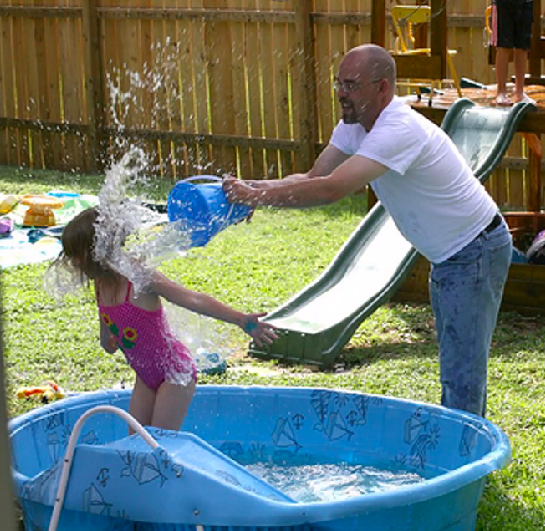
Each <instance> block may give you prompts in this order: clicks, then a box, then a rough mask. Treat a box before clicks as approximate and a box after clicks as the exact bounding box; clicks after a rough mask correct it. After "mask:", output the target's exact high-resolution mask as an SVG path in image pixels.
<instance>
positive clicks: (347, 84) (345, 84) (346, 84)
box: [333, 79, 380, 94]
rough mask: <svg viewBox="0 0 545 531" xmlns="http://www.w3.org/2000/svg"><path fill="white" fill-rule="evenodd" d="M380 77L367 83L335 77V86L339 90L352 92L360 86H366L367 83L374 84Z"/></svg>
mask: <svg viewBox="0 0 545 531" xmlns="http://www.w3.org/2000/svg"><path fill="white" fill-rule="evenodd" d="M379 82H380V79H377V80H376V81H368V82H367V83H359V82H358V81H339V80H338V79H335V80H334V81H333V88H334V89H335V90H336V91H337V92H339V90H341V89H343V90H344V92H347V93H349V94H350V93H351V92H354V91H355V90H358V89H360V88H363V87H366V86H367V85H373V84H374V83H379Z"/></svg>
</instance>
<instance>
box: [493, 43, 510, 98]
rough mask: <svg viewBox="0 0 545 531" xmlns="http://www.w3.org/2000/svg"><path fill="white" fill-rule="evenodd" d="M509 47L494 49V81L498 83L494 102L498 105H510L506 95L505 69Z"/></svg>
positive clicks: (506, 68) (506, 67) (506, 69)
mask: <svg viewBox="0 0 545 531" xmlns="http://www.w3.org/2000/svg"><path fill="white" fill-rule="evenodd" d="M509 51H510V50H509V49H508V48H497V49H496V81H497V83H498V88H497V96H496V103H497V104H498V105H512V103H513V102H512V101H511V98H510V97H509V96H508V95H507V71H508V67H509Z"/></svg>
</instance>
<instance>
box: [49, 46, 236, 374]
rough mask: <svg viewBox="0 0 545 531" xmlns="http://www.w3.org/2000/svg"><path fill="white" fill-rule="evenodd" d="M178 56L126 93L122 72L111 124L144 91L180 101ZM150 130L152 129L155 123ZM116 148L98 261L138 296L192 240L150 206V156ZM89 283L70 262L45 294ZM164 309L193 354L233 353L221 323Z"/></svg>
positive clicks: (55, 270)
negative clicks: (176, 75)
mask: <svg viewBox="0 0 545 531" xmlns="http://www.w3.org/2000/svg"><path fill="white" fill-rule="evenodd" d="M177 51H178V50H177V49H173V48H172V46H170V44H169V43H167V45H166V46H165V49H164V50H163V51H161V50H160V53H159V54H158V64H157V65H156V67H155V68H153V67H152V68H151V69H149V70H148V69H147V67H146V69H145V71H144V73H143V74H142V75H140V74H134V73H131V72H128V71H127V72H125V75H126V76H127V77H128V79H129V80H130V87H129V89H128V91H126V92H123V91H122V90H121V89H120V86H119V78H120V74H119V72H117V73H116V72H114V73H113V74H114V75H113V76H112V77H109V78H108V84H109V87H110V119H111V121H112V123H115V125H116V126H117V127H118V128H119V129H124V128H125V121H126V119H128V117H129V115H130V107H131V106H132V105H137V102H138V100H139V94H140V93H141V92H142V91H144V90H147V91H149V92H150V94H153V93H154V92H155V91H157V90H158V88H159V87H161V86H162V87H163V88H165V89H166V90H167V91H168V92H169V96H170V97H169V98H167V100H168V101H170V102H173V101H177V97H176V94H175V93H174V92H175V90H174V89H173V88H172V87H171V85H172V83H171V82H169V79H170V77H172V76H171V74H169V69H170V68H171V69H172V71H174V72H175V71H176V69H175V64H176V62H175V57H176V52H177ZM173 91H174V92H173ZM170 92H172V93H170ZM162 111H163V110H162V109H159V108H156V109H154V110H153V112H152V115H153V117H152V121H153V122H154V121H155V119H156V117H157V116H158V115H159V114H160V113H161V112H162ZM151 125H152V127H153V125H154V123H152V124H151ZM115 147H116V149H115V150H114V151H116V152H118V153H124V155H123V156H122V157H121V159H120V160H119V161H110V168H109V169H108V170H107V171H106V175H105V180H104V184H103V186H102V188H101V190H100V192H99V194H98V205H97V207H96V208H97V212H98V218H97V223H96V226H95V233H96V240H95V248H94V253H95V259H96V260H97V261H99V262H101V263H103V264H106V265H108V266H109V267H110V268H111V269H113V270H114V271H116V272H118V273H120V274H121V275H123V276H124V277H126V278H128V279H129V280H130V281H131V283H132V284H133V286H134V290H135V293H136V294H138V293H140V292H141V291H142V290H143V289H144V288H145V286H146V285H147V284H148V283H149V282H150V280H151V278H152V275H153V274H154V272H155V271H156V270H157V268H158V267H159V266H160V264H161V263H162V262H164V261H165V260H170V259H172V258H176V257H179V256H184V255H185V254H186V253H187V251H188V250H189V248H190V247H191V237H190V234H189V232H188V230H187V228H185V227H183V226H181V225H180V222H175V223H169V222H168V217H167V215H166V214H159V213H157V212H154V211H153V210H151V209H150V208H147V207H146V206H145V205H146V203H147V200H146V198H145V197H144V195H143V192H142V190H145V189H146V185H148V184H149V181H148V175H149V174H151V173H153V170H154V169H155V170H157V168H153V166H152V164H151V161H150V159H149V158H148V157H147V155H146V153H145V151H144V150H143V149H142V148H140V147H138V146H136V145H134V144H131V143H130V141H129V140H128V139H127V138H126V137H123V135H120V136H117V137H116V139H115ZM166 163H167V164H168V161H166ZM84 284H85V279H83V278H81V275H80V274H79V273H78V272H77V271H74V270H71V269H70V268H69V267H67V264H65V263H64V264H63V263H56V264H54V265H53V266H52V267H50V268H49V271H48V274H47V275H46V278H45V279H44V285H45V288H46V290H47V291H48V293H50V294H51V295H53V296H54V297H55V298H56V299H57V300H59V299H60V298H62V297H64V296H65V295H67V294H69V293H71V292H74V291H76V290H78V289H79V288H81V287H82V286H83V285H84ZM165 308H166V311H167V316H168V319H169V322H170V324H171V330H172V332H173V334H174V335H175V336H176V337H177V338H179V339H180V340H181V341H182V342H183V343H184V344H186V346H187V347H188V348H189V349H190V350H191V352H192V353H193V354H194V355H197V357H198V356H199V354H203V353H205V352H206V353H214V355H217V358H216V359H218V358H219V359H220V361H222V360H221V358H222V357H223V356H225V355H227V354H228V353H227V349H226V348H225V347H222V346H221V345H225V344H226V338H225V337H223V335H222V334H221V333H219V332H218V331H217V325H218V323H216V322H215V321H213V320H211V319H208V318H205V317H203V316H200V315H196V314H193V313H191V312H189V311H187V310H184V309H182V308H179V307H176V306H173V305H170V304H166V305H165ZM213 363H214V362H213V361H210V360H209V359H207V358H206V357H205V356H202V355H201V356H200V358H199V364H198V365H199V368H200V369H203V368H210V367H212V366H213ZM180 383H183V382H180Z"/></svg>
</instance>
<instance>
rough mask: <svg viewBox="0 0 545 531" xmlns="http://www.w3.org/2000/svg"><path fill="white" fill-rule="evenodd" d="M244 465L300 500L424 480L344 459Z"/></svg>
mask: <svg viewBox="0 0 545 531" xmlns="http://www.w3.org/2000/svg"><path fill="white" fill-rule="evenodd" d="M246 468H248V469H249V470H250V471H251V472H253V473H254V474H255V475H256V476H258V477H260V478H262V479H264V480H265V481H267V482H268V483H270V484H271V485H272V486H274V487H275V488H276V489H278V490H280V491H281V492H284V493H285V494H287V495H288V496H290V497H291V498H293V499H294V500H296V501H299V502H303V503H308V502H329V501H339V500H345V499H347V498H351V497H354V496H362V495H364V494H371V493H374V492H383V491H389V490H393V489H396V488H399V487H403V486H405V485H412V484H414V483H419V482H420V481H423V480H424V478H422V477H421V476H419V475H418V474H414V473H409V472H404V471H391V470H386V469H382V468H375V467H370V466H364V465H358V464H347V463H335V464H310V465H299V466H297V465H296V466H279V465H273V464H270V463H255V464H252V465H247V466H246Z"/></svg>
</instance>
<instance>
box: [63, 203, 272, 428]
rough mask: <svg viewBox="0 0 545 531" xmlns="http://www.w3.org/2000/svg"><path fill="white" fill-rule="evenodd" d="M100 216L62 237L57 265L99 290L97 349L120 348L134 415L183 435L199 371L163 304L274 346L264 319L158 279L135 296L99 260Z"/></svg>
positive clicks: (84, 217)
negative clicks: (132, 377)
mask: <svg viewBox="0 0 545 531" xmlns="http://www.w3.org/2000/svg"><path fill="white" fill-rule="evenodd" d="M98 222H99V212H98V211H97V209H96V208H89V209H87V210H84V211H83V212H81V213H80V214H79V215H78V216H76V217H75V218H74V219H73V220H72V221H70V223H68V225H67V226H66V227H65V228H64V230H63V233H62V245H63V252H62V253H61V255H60V256H59V258H58V259H57V260H56V262H55V263H54V264H55V265H58V264H62V265H63V266H65V267H68V268H70V269H72V270H73V271H74V272H75V273H76V274H78V275H80V277H81V280H82V281H86V282H88V281H89V280H92V281H93V282H94V287H95V294H96V301H97V305H98V308H99V317H100V344H101V346H102V348H103V349H104V350H106V352H109V353H113V352H115V351H116V350H117V349H118V348H119V349H121V350H122V351H123V353H124V354H125V357H126V359H127V361H128V363H129V364H130V366H131V367H132V368H133V370H134V371H135V372H136V382H135V385H134V390H133V392H132V395H131V401H130V410H129V411H130V414H131V415H132V416H133V417H134V418H135V419H136V420H138V421H139V422H140V423H141V424H143V425H149V426H156V427H159V428H165V429H171V430H179V429H180V426H181V424H182V421H183V419H184V417H185V415H186V413H187V410H188V408H189V404H190V402H191V399H192V397H193V394H194V391H195V383H196V380H197V370H196V367H195V364H194V362H193V359H192V357H191V354H190V353H189V351H188V349H187V348H186V347H185V346H184V345H183V344H182V343H181V342H180V341H179V340H178V339H177V338H176V337H175V335H174V334H173V332H172V330H171V329H170V327H169V324H168V321H167V319H166V316H165V310H164V308H163V306H162V305H161V298H164V299H166V300H168V301H170V302H171V303H173V304H175V305H177V306H181V307H184V308H187V309H188V310H190V311H193V312H196V313H198V314H201V315H206V316H208V317H213V318H215V319H220V320H222V321H225V322H227V323H232V324H236V325H238V326H240V327H241V328H242V329H243V330H244V331H245V332H246V333H247V334H248V335H250V336H251V337H252V338H253V339H254V340H255V341H256V342H257V343H258V344H261V342H265V343H271V342H272V340H273V339H277V336H276V334H275V332H274V327H273V326H272V325H270V324H267V323H264V322H261V321H259V318H260V317H263V316H264V315H266V314H265V313H242V312H239V311H236V310H234V309H233V308H230V307H229V306H226V305H224V304H222V303H221V302H219V301H218V300H216V299H214V298H213V297H211V296H209V295H206V294H204V293H198V292H195V291H191V290H188V289H186V288H184V287H182V286H181V285H180V284H177V283H176V282H173V281H172V280H170V279H168V278H167V277H165V276H164V275H162V274H160V273H158V272H155V271H153V272H150V275H149V277H150V278H149V281H148V282H147V283H146V285H145V287H144V288H143V289H142V291H141V292H139V293H135V290H134V286H133V284H132V283H131V281H130V280H129V279H128V278H127V277H126V276H124V275H122V274H120V273H119V272H117V271H116V270H114V269H113V268H112V267H111V266H110V265H108V264H106V263H104V262H103V261H98V260H97V259H96V253H95V244H96V228H97V223H98Z"/></svg>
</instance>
